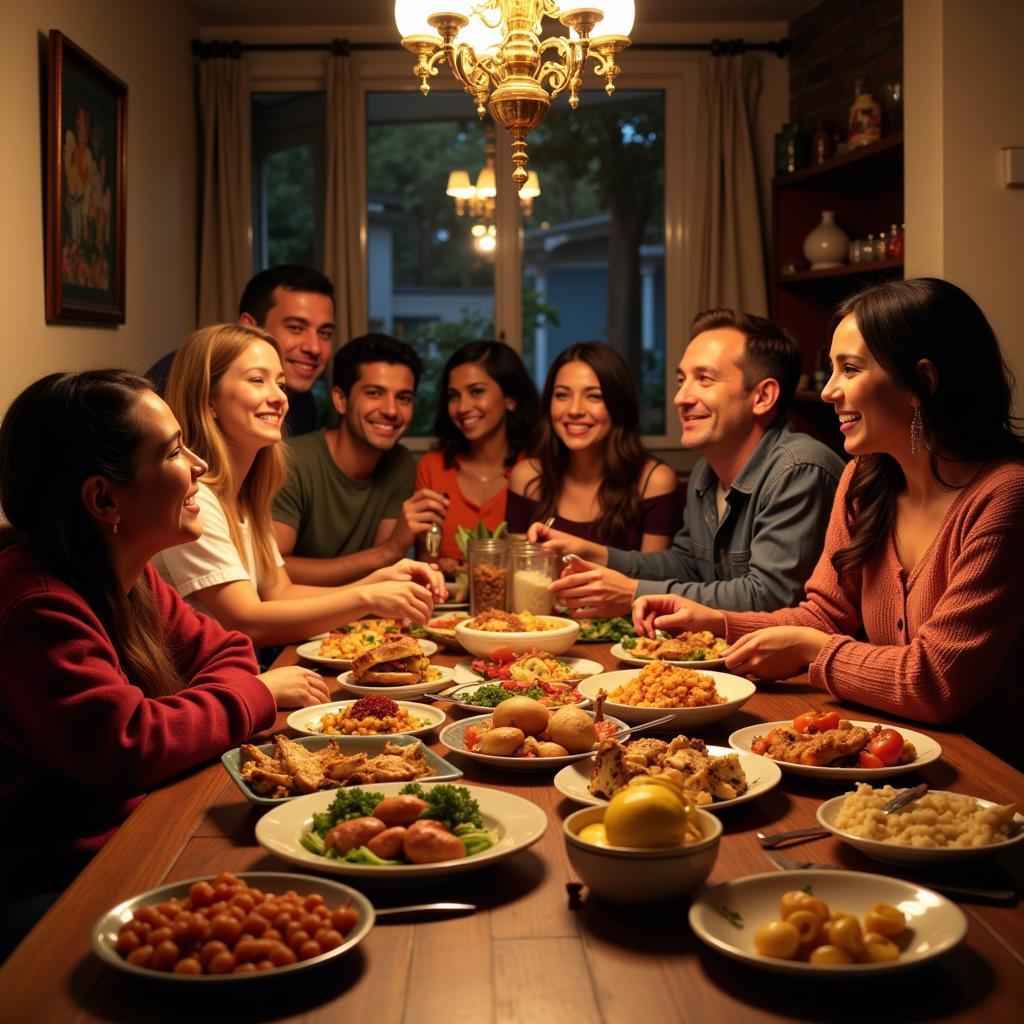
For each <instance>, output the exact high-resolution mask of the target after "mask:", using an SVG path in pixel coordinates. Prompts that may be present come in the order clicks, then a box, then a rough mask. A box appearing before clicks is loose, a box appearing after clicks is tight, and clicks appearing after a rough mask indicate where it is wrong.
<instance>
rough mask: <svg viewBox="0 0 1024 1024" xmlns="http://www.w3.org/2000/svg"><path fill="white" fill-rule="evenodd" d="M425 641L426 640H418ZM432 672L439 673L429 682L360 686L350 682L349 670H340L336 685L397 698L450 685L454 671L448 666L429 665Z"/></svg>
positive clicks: (350, 690)
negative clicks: (408, 684)
mask: <svg viewBox="0 0 1024 1024" xmlns="http://www.w3.org/2000/svg"><path fill="white" fill-rule="evenodd" d="M420 642H421V643H426V641H425V640H424V641H420ZM430 667H431V669H432V670H433V671H434V672H439V673H440V675H439V676H438V677H437V678H436V679H434V680H432V681H431V682H429V683H413V684H412V685H410V686H360V685H359V684H358V683H353V682H352V673H351V672H342V673H341V675H340V676H338V685H339V686H340V687H341V688H342V689H343V690H347V691H348V692H349V693H354V694H357V695H358V696H360V697H390V698H391V699H392V700H398V699H399V698H400V697H422V696H423V694H425V693H437V691H438V690H443V689H444V688H445V687H446V686H451V685H452V680H453V678H454V676H455V673H454V672H452V670H451V669H450V668H444V667H442V666H441V665H431V666H430Z"/></svg>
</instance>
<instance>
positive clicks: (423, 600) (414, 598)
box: [362, 570, 448, 626]
mask: <svg viewBox="0 0 1024 1024" xmlns="http://www.w3.org/2000/svg"><path fill="white" fill-rule="evenodd" d="M435 571H436V570H435ZM442 583H443V580H442ZM444 592H445V593H447V592H448V591H447V590H445V591H444ZM362 593H363V597H364V599H365V600H366V602H367V604H368V605H369V609H370V613H371V614H372V615H380V616H382V617H383V618H388V619H412V621H413V622H415V623H418V624H419V625H421V626H425V625H426V624H427V621H428V620H429V619H430V616H431V615H432V614H433V611H434V595H433V593H432V592H431V591H430V590H429V589H428V588H427V587H425V586H423V584H422V583H415V582H413V581H412V580H391V581H385V582H381V583H372V584H370V585H369V586H365V587H363V588H362Z"/></svg>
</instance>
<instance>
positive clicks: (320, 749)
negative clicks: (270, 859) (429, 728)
mask: <svg viewBox="0 0 1024 1024" xmlns="http://www.w3.org/2000/svg"><path fill="white" fill-rule="evenodd" d="M341 744H344V746H342V745H341ZM221 763H222V764H223V765H224V768H225V769H226V771H227V773H228V775H230V776H231V778H232V779H233V780H234V783H235V785H236V786H238V788H239V789H240V790H241V791H242V793H243V794H245V798H246V799H247V800H249V801H250V802H251V803H254V804H265V805H275V804H279V803H283V802H284V801H285V800H291V799H292V798H293V797H296V796H303V795H304V794H306V793H315V792H318V791H319V790H322V789H330V790H333V789H341V788H342V787H344V786H359V785H367V784H376V783H382V782H413V781H424V780H429V781H431V782H441V781H444V780H446V779H447V780H450V779H457V778H460V777H461V776H462V772H461V771H460V770H459V769H458V768H456V767H455V766H454V765H453V764H451V763H450V762H448V761H446V760H445V759H444V758H443V757H440V756H438V755H437V754H435V753H434V752H433V751H432V750H430V749H429V748H427V747H425V746H424V745H423V744H422V743H420V741H419V740H418V739H416V738H415V737H412V736H357V737H351V738H348V739H346V740H342V741H341V743H339V742H338V741H337V740H335V739H333V738H331V737H329V736H302V737H300V738H299V739H295V740H293V739H289V738H288V737H287V736H284V735H278V736H275V737H274V742H273V743H263V744H260V745H258V746H257V745H254V744H251V743H243V744H242V746H240V747H235V748H234V750H229V751H227V753H225V754H223V755H222V756H221Z"/></svg>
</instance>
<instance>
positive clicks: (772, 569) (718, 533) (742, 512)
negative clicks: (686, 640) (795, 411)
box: [529, 309, 843, 616]
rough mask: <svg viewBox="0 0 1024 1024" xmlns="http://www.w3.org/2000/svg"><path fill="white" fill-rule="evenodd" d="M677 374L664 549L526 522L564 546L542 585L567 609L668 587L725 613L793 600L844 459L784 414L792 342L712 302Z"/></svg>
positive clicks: (605, 604)
mask: <svg viewBox="0 0 1024 1024" xmlns="http://www.w3.org/2000/svg"><path fill="white" fill-rule="evenodd" d="M690 339H691V340H690V343H689V345H688V346H687V348H686V351H685V352H684V353H683V358H682V359H681V360H680V362H679V367H678V370H677V371H676V379H677V381H678V384H679V390H678V391H677V392H676V396H675V399H674V404H675V406H676V410H677V411H678V413H679V420H680V423H681V425H682V431H683V435H682V443H683V446H684V447H686V448H689V449H690V450H692V451H696V452H700V453H701V455H703V458H702V459H701V460H700V461H699V462H698V463H697V465H696V466H695V467H694V470H693V472H692V474H691V476H690V483H689V488H688V491H687V496H686V508H685V511H684V513H683V527H682V529H681V530H680V531H679V532H678V533H677V534H676V535H675V537H674V538H673V540H672V545H671V547H669V548H668V549H667V550H664V551H647V552H644V551H620V550H618V549H617V548H608V547H605V546H603V545H600V544H595V543H593V542H592V541H584V540H581V539H580V538H578V537H573V536H571V535H569V534H566V533H562V532H560V531H556V530H552V529H550V528H549V527H545V526H544V525H543V524H542V523H535V524H533V526H531V528H530V531H529V538H530V540H532V541H535V542H543V543H544V546H545V547H547V548H549V549H552V550H556V551H558V552H559V553H561V554H573V555H575V556H576V558H574V559H571V560H570V561H569V564H568V565H567V567H566V570H565V572H564V574H563V576H562V578H561V579H560V580H557V581H556V582H555V583H554V584H552V587H551V589H552V592H554V593H555V594H556V596H557V597H559V598H560V599H561V600H563V601H564V602H565V603H566V605H567V606H568V607H569V608H570V609H571V610H572V611H573V612H574V613H575V614H578V615H588V616H598V615H599V616H607V615H623V614H627V613H628V611H629V607H630V605H631V603H632V602H633V600H634V599H635V598H636V597H638V596H640V595H641V594H660V593H673V594H681V595H683V596H684V597H688V598H692V599H693V600H694V601H699V602H700V603H701V604H707V605H711V606H712V607H715V608H721V609H725V610H728V611H772V610H774V609H776V608H788V607H792V606H794V605H796V604H797V603H798V602H799V601H800V599H801V598H802V597H803V593H804V583H805V582H806V580H807V579H808V578H809V577H810V575H811V570H812V569H813V568H814V565H815V563H816V562H817V560H818V556H819V555H820V554H821V550H822V546H823V543H824V538H825V528H826V526H827V525H828V518H829V513H830V512H831V510H832V499H833V497H834V496H835V491H836V485H837V484H838V482H839V475H840V473H841V472H842V469H843V461H842V460H841V459H840V458H839V456H838V455H836V454H835V452H833V451H831V450H830V449H829V448H827V447H826V446H825V445H823V444H822V443H821V442H819V441H815V440H814V439H813V438H811V437H808V436H807V435H806V434H802V433H800V432H798V431H796V430H793V428H792V427H791V426H790V425H789V423H788V422H787V421H786V410H787V409H788V407H789V404H790V401H791V400H792V397H793V393H794V391H795V390H796V383H797V379H798V377H799V375H800V352H799V349H798V348H797V345H796V342H795V341H794V340H793V339H792V338H791V337H790V336H789V335H788V334H786V333H785V332H784V331H783V330H781V329H780V328H779V327H777V326H776V325H775V324H773V323H772V322H771V321H770V320H766V319H765V318H764V317H759V316H753V315H751V314H747V313H737V312H734V311H732V310H727V309H718V310H711V311H709V312H707V313H702V314H700V315H699V316H698V317H697V318H696V319H695V320H694V322H693V326H692V330H691V334H690Z"/></svg>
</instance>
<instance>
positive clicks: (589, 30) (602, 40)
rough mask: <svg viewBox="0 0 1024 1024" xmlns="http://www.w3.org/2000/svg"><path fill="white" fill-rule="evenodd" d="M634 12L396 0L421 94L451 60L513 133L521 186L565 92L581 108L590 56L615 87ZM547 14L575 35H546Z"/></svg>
mask: <svg viewBox="0 0 1024 1024" xmlns="http://www.w3.org/2000/svg"><path fill="white" fill-rule="evenodd" d="M560 4H561V6H560ZM572 5H575V6H572ZM633 14H634V10H633V0H395V23H396V24H397V25H398V31H399V33H400V34H401V36H402V46H404V47H405V48H406V49H407V50H408V51H409V52H410V53H412V54H413V55H414V56H415V57H416V65H415V67H414V68H413V73H414V74H415V75H416V77H417V78H418V79H419V80H420V91H421V92H422V93H423V95H424V96H426V95H427V93H429V92H430V81H429V79H430V78H431V77H432V76H434V75H436V74H437V66H438V64H440V63H441V62H442V61H446V62H447V64H448V66H449V67H450V68H451V71H452V74H453V75H454V76H455V78H456V80H457V81H459V82H460V83H461V84H462V86H463V88H465V90H466V92H468V93H469V94H470V95H471V96H472V97H473V99H474V100H476V111H477V113H478V114H479V115H480V116H481V117H483V115H484V113H485V112H486V111H488V110H489V111H490V112H491V116H492V117H493V118H494V120H495V121H496V122H497V123H498V124H500V125H501V127H502V128H504V129H505V130H506V131H507V132H508V133H509V134H510V135H511V136H512V163H513V164H514V165H515V170H514V171H513V172H512V180H513V181H514V182H515V185H516V188H517V189H521V188H523V187H524V186H525V185H526V182H527V171H526V163H527V155H526V137H527V135H529V133H530V132H531V131H532V130H533V129H534V128H536V127H537V125H539V124H540V123H541V121H543V120H544V117H545V115H546V114H547V112H548V107H549V106H550V105H551V101H552V100H553V99H554V98H555V97H556V96H557V95H558V94H559V93H560V92H562V91H563V90H566V89H567V90H568V92H569V106H570V107H571V108H572V109H573V110H575V109H576V107H577V106H578V105H579V93H580V88H581V87H582V82H583V72H584V69H585V68H586V64H587V60H588V59H589V58H593V60H594V63H595V67H594V73H595V74H596V75H597V76H598V77H599V78H603V79H604V80H605V91H606V92H607V93H608V94H609V95H611V94H612V93H613V92H614V91H615V79H616V78H617V77H618V75H619V66H618V64H616V57H617V55H618V54H619V53H620V52H621V51H622V50H624V49H625V48H626V47H627V46H629V32H630V30H631V29H632V27H633ZM545 17H547V18H552V19H557V20H558V21H559V22H560V23H561V24H562V25H563V26H565V28H567V29H568V34H567V35H561V34H558V35H552V36H549V37H547V38H546V39H543V40H542V39H541V32H542V26H541V20H542V19H543V18H545Z"/></svg>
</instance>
